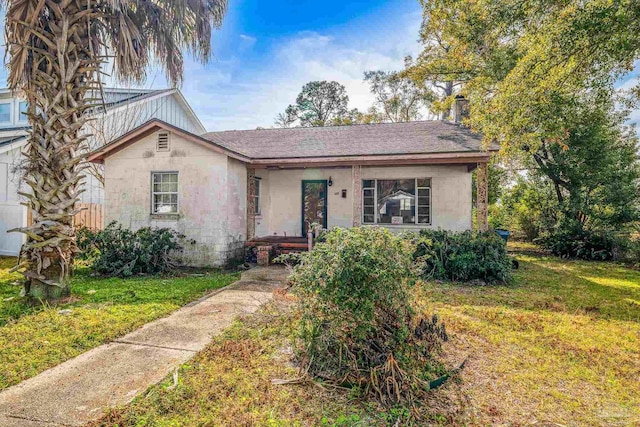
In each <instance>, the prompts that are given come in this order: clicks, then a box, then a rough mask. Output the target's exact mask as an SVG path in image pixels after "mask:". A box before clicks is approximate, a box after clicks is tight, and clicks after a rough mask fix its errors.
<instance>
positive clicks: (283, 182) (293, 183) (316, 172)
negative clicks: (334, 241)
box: [256, 167, 353, 236]
mask: <svg viewBox="0 0 640 427" xmlns="http://www.w3.org/2000/svg"><path fill="white" fill-rule="evenodd" d="M256 176H258V177H260V178H261V184H260V186H261V188H260V196H261V200H260V209H261V213H262V214H261V215H260V216H259V217H258V218H257V219H256V235H257V236H268V235H273V234H277V235H284V234H286V235H287V236H300V235H302V181H303V180H316V179H324V180H328V179H329V177H331V180H332V181H333V186H331V187H328V196H327V227H329V228H333V227H350V226H351V225H352V209H353V198H352V194H351V168H350V167H349V168H327V169H290V170H257V171H256ZM343 189H345V190H347V197H346V198H342V196H341V191H342V190H343Z"/></svg>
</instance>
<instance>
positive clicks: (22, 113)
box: [18, 101, 29, 122]
mask: <svg viewBox="0 0 640 427" xmlns="http://www.w3.org/2000/svg"><path fill="white" fill-rule="evenodd" d="M28 108H29V104H28V103H27V101H20V102H19V103H18V121H20V122H26V121H28V120H29V118H28V117H27V109H28Z"/></svg>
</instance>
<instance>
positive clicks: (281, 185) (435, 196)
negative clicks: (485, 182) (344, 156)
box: [256, 165, 472, 236]
mask: <svg viewBox="0 0 640 427" xmlns="http://www.w3.org/2000/svg"><path fill="white" fill-rule="evenodd" d="M256 176H258V177H260V178H261V184H260V186H261V189H260V190H261V194H260V205H261V206H260V207H261V215H260V216H258V217H257V218H256V235H257V236H267V235H273V234H277V235H283V234H285V233H286V234H287V235H288V236H292V235H295V236H300V235H301V234H302V212H301V210H302V206H301V203H302V202H301V199H302V180H314V179H324V180H328V179H329V177H331V180H332V181H333V186H331V187H328V193H329V194H328V200H327V226H328V227H329V228H333V227H336V226H337V227H351V226H352V225H353V191H352V174H351V168H350V167H349V168H326V169H294V170H258V171H256ZM374 178H378V179H385V178H388V179H393V178H398V179H399V178H431V192H432V194H431V208H432V210H431V212H432V219H431V225H420V226H418V225H415V226H414V225H406V224H405V225H393V226H392V225H389V226H388V227H389V228H390V229H391V230H394V231H405V230H416V229H420V228H435V229H437V228H443V229H447V230H453V231H463V230H468V229H470V228H471V216H472V206H471V185H472V183H471V173H469V172H468V171H467V167H466V166H464V165H462V166H449V165H447V166H393V167H362V171H361V179H374ZM343 189H344V190H347V197H346V198H342V190H343Z"/></svg>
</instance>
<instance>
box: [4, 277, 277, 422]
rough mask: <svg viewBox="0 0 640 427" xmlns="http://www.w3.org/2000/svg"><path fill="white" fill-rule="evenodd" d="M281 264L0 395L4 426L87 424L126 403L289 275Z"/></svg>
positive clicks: (264, 299)
mask: <svg viewBox="0 0 640 427" xmlns="http://www.w3.org/2000/svg"><path fill="white" fill-rule="evenodd" d="M286 276H287V274H286V271H285V270H284V269H283V268H279V267H263V268H255V269H252V270H249V271H247V272H245V273H243V274H242V277H241V279H240V281H238V282H235V283H233V284H231V285H229V286H227V287H225V288H223V289H221V290H218V291H216V292H214V293H213V294H210V295H208V296H206V297H204V298H202V299H200V300H198V301H195V302H193V303H191V304H188V305H187V306H185V307H182V308H181V309H179V310H178V311H176V312H174V313H172V314H171V315H169V316H168V317H165V318H162V319H159V320H156V321H154V322H151V323H148V324H146V325H144V326H143V327H141V328H140V329H138V330H136V331H134V332H131V333H130V334H128V335H125V336H124V337H122V338H120V339H117V340H115V341H114V342H111V343H109V344H105V345H101V346H99V347H96V348H94V349H93V350H89V351H87V352H86V353H83V354H81V355H80V356H78V357H76V358H74V359H71V360H68V361H66V362H64V363H62V364H60V365H58V366H56V367H54V368H51V369H49V370H47V371H45V372H43V373H41V374H40V375H37V376H35V377H33V378H30V379H28V380H26V381H23V382H22V383H20V384H18V385H16V386H13V387H10V388H8V389H6V390H5V391H3V392H1V393H0V426H2V427H16V426H21V427H22V426H24V427H32V426H33V427H36V426H37V427H41V426H81V425H83V424H85V423H87V422H89V421H92V420H95V419H97V418H99V417H100V416H101V415H102V414H103V413H104V411H105V410H106V409H107V408H108V407H114V406H120V405H124V404H126V403H128V402H130V401H131V400H133V398H134V397H136V396H137V395H138V394H140V393H142V392H144V391H145V390H146V389H147V388H148V387H149V386H151V385H153V384H156V383H158V382H159V381H161V380H162V379H163V378H164V377H166V376H167V374H169V373H170V372H172V371H173V370H174V369H175V368H177V367H178V366H180V365H181V364H183V363H184V362H186V361H187V360H189V359H190V358H191V357H193V356H194V354H195V353H196V352H198V351H200V350H201V349H203V348H204V347H205V346H206V345H207V344H208V343H209V342H210V341H211V338H212V337H214V336H215V335H218V334H220V333H221V332H222V331H223V330H224V329H225V328H226V327H228V326H229V325H230V324H231V323H232V322H233V320H234V319H235V318H237V317H238V316H239V315H243V314H248V313H253V312H255V311H256V310H258V308H259V307H260V306H261V305H262V304H264V303H265V302H267V301H269V300H270V299H271V298H272V295H273V294H272V293H273V290H274V289H275V288H277V287H278V286H281V285H282V284H283V283H284V281H285V280H286Z"/></svg>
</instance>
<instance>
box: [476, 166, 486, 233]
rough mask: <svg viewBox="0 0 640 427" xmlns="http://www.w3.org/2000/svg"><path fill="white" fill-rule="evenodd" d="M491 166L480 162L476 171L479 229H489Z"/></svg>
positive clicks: (481, 230) (482, 230)
mask: <svg viewBox="0 0 640 427" xmlns="http://www.w3.org/2000/svg"><path fill="white" fill-rule="evenodd" d="M488 211H489V168H488V167H487V163H486V162H485V163H478V169H477V172H476V219H477V223H478V231H480V232H484V231H487V230H488V229H489V222H488V215H489V214H488Z"/></svg>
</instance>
